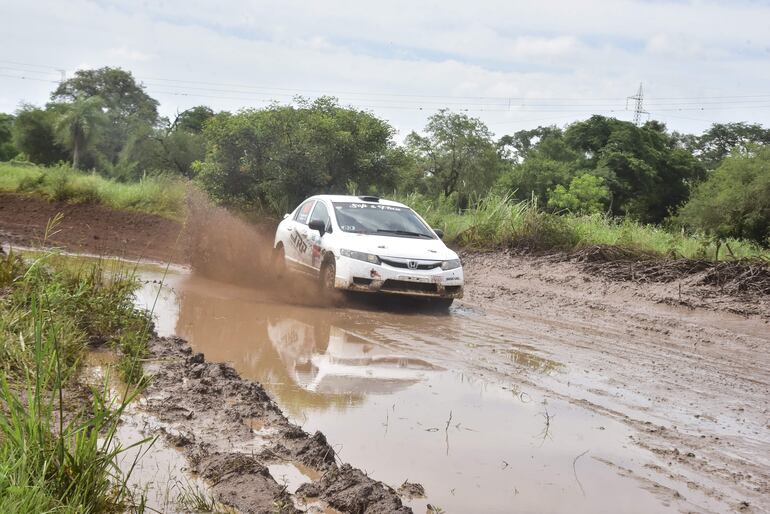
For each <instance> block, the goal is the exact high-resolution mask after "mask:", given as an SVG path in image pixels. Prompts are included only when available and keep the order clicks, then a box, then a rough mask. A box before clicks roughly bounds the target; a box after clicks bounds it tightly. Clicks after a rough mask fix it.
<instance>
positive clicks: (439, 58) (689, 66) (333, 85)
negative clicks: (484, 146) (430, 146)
mask: <svg viewBox="0 0 770 514" xmlns="http://www.w3.org/2000/svg"><path fill="white" fill-rule="evenodd" d="M0 19H2V21H3V23H2V33H0V41H2V44H0V112H12V111H14V110H16V109H17V108H18V107H19V105H20V104H21V103H22V102H29V103H33V104H43V103H45V101H46V100H47V99H48V96H49V94H50V91H51V90H52V89H53V88H54V87H55V82H56V81H57V80H58V79H59V77H60V72H59V71H57V70H64V73H65V74H66V76H71V75H72V74H73V73H74V71H75V70H77V69H81V68H94V67H101V66H119V67H122V68H124V69H126V70H130V71H131V72H132V73H133V74H134V76H135V77H137V79H139V80H140V81H142V82H143V83H144V84H145V85H146V88H147V91H148V93H149V94H150V95H151V96H153V97H154V98H156V99H157V100H159V101H160V103H161V112H162V113H163V114H165V115H172V114H173V113H175V112H176V111H177V110H184V109H185V108H187V107H190V106H193V105H198V104H206V105H210V106H212V107H213V108H214V109H215V110H223V109H226V110H237V109H240V108H242V107H262V106H264V105H266V104H267V103H269V102H270V101H271V100H278V101H281V102H289V101H291V98H292V97H293V96H294V95H296V94H302V95H303V96H307V97H314V96H317V95H319V94H322V93H326V94H332V95H334V96H337V97H338V98H339V99H340V101H341V102H342V103H344V104H350V105H354V106H357V107H361V108H365V109H367V110H371V111H373V112H374V113H375V114H376V115H378V116H380V117H383V118H385V119H387V120H389V121H390V122H391V123H392V124H393V125H394V126H395V127H396V128H397V129H398V131H399V136H398V138H399V139H401V138H403V137H404V136H405V135H406V134H407V133H408V132H409V131H410V130H420V129H421V128H422V127H423V126H424V125H425V120H426V118H427V117H428V116H429V115H430V114H432V113H434V112H435V111H436V110H437V109H439V108H441V107H449V108H452V109H454V110H465V109H467V112H468V114H470V115H473V116H477V117H480V118H481V119H483V120H484V121H485V122H486V123H487V124H488V125H489V127H490V129H491V130H492V131H493V132H495V133H496V134H497V135H502V134H505V133H510V132H514V131H516V130H520V129H523V128H531V127H534V126H537V125H539V124H557V125H564V124H566V123H569V122H570V121H574V120H576V119H584V118H586V117H587V116H589V115H590V114H592V113H598V114H605V115H611V116H616V117H618V118H620V119H626V120H631V119H632V117H633V113H632V112H631V111H627V110H625V108H626V97H628V96H630V95H633V94H634V93H635V92H636V90H637V88H638V87H639V83H640V82H642V83H643V84H644V94H645V109H646V110H647V111H649V112H650V115H651V116H652V117H653V118H655V119H659V120H661V121H663V122H665V123H666V124H667V125H668V126H669V127H670V128H672V129H676V130H681V131H690V132H700V131H702V130H703V129H705V128H707V127H708V126H709V125H710V124H711V123H713V122H717V121H719V122H726V121H748V122H758V123H762V124H764V125H766V126H770V30H768V27H770V3H769V2H764V1H748V0H746V1H740V0H738V1H724V2H711V1H692V2H690V1H684V0H683V1H676V0H672V1H665V0H646V1H624V0H613V1H610V0H607V1H573V0H554V1H542V0H541V1H537V2H535V1H531V0H530V1H514V0H505V1H481V0H476V1H473V2H468V1H465V2H461V1H457V0H443V1H440V2H438V1H437V2H428V1H416V0H411V1H399V0H388V1H377V2H367V1H363V0H358V1H336V0H324V1H316V2H310V1H295V0H283V1H261V2H257V1H236V0H219V1H216V2H215V1H211V2H204V1H200V0H184V1H182V0H165V1H163V0H160V1H132V2H117V1H111V0H102V1H87V0H67V1H62V0H48V1H35V0H19V1H9V0H0ZM22 76H23V77H27V79H26V80H25V79H21V78H17V77H22ZM14 77H16V78H14Z"/></svg>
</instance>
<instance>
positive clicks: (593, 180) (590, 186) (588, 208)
mask: <svg viewBox="0 0 770 514" xmlns="http://www.w3.org/2000/svg"><path fill="white" fill-rule="evenodd" d="M609 198H610V190H609V188H608V187H607V186H606V185H605V183H604V179H603V178H602V177H597V176H595V175H591V174H589V173H584V174H582V175H578V176H576V177H574V178H573V179H572V180H571V181H570V183H569V187H568V188H565V187H564V186H563V185H561V184H558V185H557V186H556V187H555V188H554V190H553V191H552V192H551V195H550V196H549V198H548V206H549V207H552V208H554V209H565V210H567V211H570V212H573V213H575V214H596V213H600V212H602V211H604V210H605V209H606V206H607V202H608V201H609Z"/></svg>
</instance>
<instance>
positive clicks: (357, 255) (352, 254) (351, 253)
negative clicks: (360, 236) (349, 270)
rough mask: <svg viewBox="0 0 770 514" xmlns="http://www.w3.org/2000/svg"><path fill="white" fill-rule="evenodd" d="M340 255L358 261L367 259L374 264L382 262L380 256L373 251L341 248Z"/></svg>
mask: <svg viewBox="0 0 770 514" xmlns="http://www.w3.org/2000/svg"><path fill="white" fill-rule="evenodd" d="M340 255H342V256H343V257H348V258H350V259H356V260H357V261H366V262H371V263H372V264H379V263H380V258H379V257H377V256H376V255H374V254H373V253H365V252H356V251H355V250H346V249H345V248H343V249H341V250H340Z"/></svg>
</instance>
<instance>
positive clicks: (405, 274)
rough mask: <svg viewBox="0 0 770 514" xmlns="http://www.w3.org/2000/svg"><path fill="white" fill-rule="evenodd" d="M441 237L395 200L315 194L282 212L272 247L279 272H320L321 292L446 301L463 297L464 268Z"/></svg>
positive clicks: (311, 273) (317, 273) (449, 301)
mask: <svg viewBox="0 0 770 514" xmlns="http://www.w3.org/2000/svg"><path fill="white" fill-rule="evenodd" d="M441 235H443V234H441V231H440V230H439V231H436V230H433V229H431V228H430V227H429V226H428V224H427V223H425V221H424V220H423V219H422V218H421V217H420V216H419V215H418V214H417V213H415V212H414V211H413V210H412V209H410V208H409V207H407V206H406V205H403V204H400V203H397V202H392V201H390V200H384V199H381V198H377V197H374V196H337V195H318V196H313V197H311V198H308V199H307V200H305V201H304V202H302V203H301V204H300V205H299V207H297V208H296V209H295V210H294V212H292V213H291V214H286V215H285V216H284V219H283V221H281V223H280V224H279V225H278V229H277V230H276V233H275V243H274V248H275V257H276V261H277V266H278V267H279V270H280V271H279V272H281V271H282V270H283V269H288V270H290V271H298V272H302V273H305V274H309V275H312V276H313V277H317V278H318V279H319V283H320V286H321V288H322V289H323V290H325V291H326V292H329V291H332V290H334V289H339V290H349V291H363V292H382V293H392V294H402V295H411V296H420V297H428V298H434V302H435V303H436V304H438V305H439V306H442V307H449V305H451V304H452V301H453V300H454V299H455V298H460V297H462V294H463V283H464V282H463V269H462V265H461V263H460V259H459V258H458V257H457V254H456V253H455V252H453V251H452V250H450V249H449V248H447V247H446V245H445V244H444V243H443V242H442V241H441V238H440V237H439V236H441Z"/></svg>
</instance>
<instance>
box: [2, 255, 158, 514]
mask: <svg viewBox="0 0 770 514" xmlns="http://www.w3.org/2000/svg"><path fill="white" fill-rule="evenodd" d="M133 287H134V284H133V282H132V281H131V280H130V279H128V278H126V277H106V276H104V274H103V272H102V267H101V264H100V263H96V264H92V265H90V266H87V267H83V269H80V270H71V269H58V268H56V267H54V266H52V265H51V264H50V254H46V255H43V256H42V257H39V258H37V259H35V260H34V261H31V262H27V261H23V260H22V259H20V258H19V257H18V256H16V255H14V254H13V252H10V253H8V254H0V512H62V513H70V512H71V513H90V512H117V511H122V510H125V508H126V507H127V506H128V505H127V504H128V503H129V502H130V500H131V493H130V491H129V489H128V488H127V487H126V481H127V478H128V477H126V476H125V475H124V474H123V473H122V472H121V471H120V469H119V468H118V465H117V462H118V459H117V458H118V456H119V455H120V454H121V453H122V452H123V451H125V450H127V449H128V448H121V446H120V443H119V441H117V440H116V437H115V436H116V431H117V427H118V423H119V420H120V416H121V415H122V413H123V412H124V410H125V409H126V407H127V406H128V404H129V403H130V402H131V401H132V400H133V398H134V395H135V394H136V391H138V389H135V392H133V393H129V389H128V388H126V392H125V394H124V395H123V396H122V397H120V398H115V397H114V396H113V394H112V392H111V389H110V387H109V384H108V381H107V380H106V381H105V382H104V383H103V384H101V385H100V386H97V387H90V388H85V387H84V386H83V385H82V384H80V383H79V380H78V378H79V371H80V367H81V363H82V361H83V358H84V356H85V353H86V351H87V350H88V348H89V346H91V345H96V344H107V343H110V342H111V343H112V344H115V345H118V346H119V345H120V344H121V341H124V340H125V338H133V340H134V341H137V340H138V339H136V338H138V337H140V335H141V334H146V333H147V327H148V322H149V321H148V318H147V314H146V313H144V312H140V311H137V310H136V309H134V307H133V305H132V304H131V293H132V291H133ZM144 346H145V348H146V341H145V344H144ZM144 442H146V441H142V442H141V443H139V444H142V443H144Z"/></svg>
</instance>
